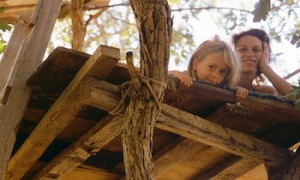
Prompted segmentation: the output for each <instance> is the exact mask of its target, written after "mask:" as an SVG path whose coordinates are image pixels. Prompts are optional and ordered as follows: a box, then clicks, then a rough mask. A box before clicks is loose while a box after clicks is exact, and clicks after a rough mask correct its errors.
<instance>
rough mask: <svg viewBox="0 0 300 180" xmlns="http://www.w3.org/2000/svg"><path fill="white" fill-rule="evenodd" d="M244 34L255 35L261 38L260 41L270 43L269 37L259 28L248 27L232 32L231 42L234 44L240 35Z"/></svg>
mask: <svg viewBox="0 0 300 180" xmlns="http://www.w3.org/2000/svg"><path fill="white" fill-rule="evenodd" d="M246 35H249V36H254V37H257V38H258V39H260V40H261V42H266V43H268V44H269V45H270V38H269V37H268V35H267V33H266V32H265V31H264V30H261V29H249V30H247V31H242V32H241V33H238V34H234V35H233V36H232V43H233V44H234V45H236V43H237V42H238V41H239V40H240V39H241V37H243V36H246Z"/></svg>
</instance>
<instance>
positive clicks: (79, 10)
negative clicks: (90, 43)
mask: <svg viewBox="0 0 300 180" xmlns="http://www.w3.org/2000/svg"><path fill="white" fill-rule="evenodd" d="M83 6H84V0H72V8H71V18H72V30H73V36H72V49H74V50H78V51H81V50H82V47H83V42H84V36H85V31H86V29H85V26H84V20H83Z"/></svg>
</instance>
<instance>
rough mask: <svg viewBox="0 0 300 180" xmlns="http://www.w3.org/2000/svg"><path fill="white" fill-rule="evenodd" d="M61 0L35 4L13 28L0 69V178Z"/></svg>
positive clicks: (41, 1)
mask: <svg viewBox="0 0 300 180" xmlns="http://www.w3.org/2000/svg"><path fill="white" fill-rule="evenodd" d="M61 3H62V0H52V1H47V0H39V1H38V2H37V5H36V7H35V11H34V12H33V14H32V15H29V14H26V15H23V16H22V17H21V18H20V20H19V21H18V23H17V25H16V26H15V29H14V32H13V34H12V36H11V40H10V42H9V43H8V46H7V48H6V52H5V53H4V56H3V59H2V61H1V68H0V72H1V73H0V81H1V83H0V100H1V104H0V177H2V174H3V172H4V171H5V169H6V166H7V161H8V159H9V158H10V156H11V152H12V149H13V145H14V143H15V139H16V129H17V127H18V124H19V122H20V121H21V119H22V116H23V113H24V111H25V109H26V106H27V103H28V101H29V98H30V95H31V89H30V88H29V87H28V85H27V80H28V78H29V77H30V76H31V74H32V73H33V72H34V70H35V68H36V67H37V66H38V65H39V64H40V63H41V62H42V60H43V56H44V53H45V50H46V48H47V45H48V42H49V39H50V36H51V33H52V29H53V26H54V24H55V21H56V19H57V16H58V13H59V9H60V6H61Z"/></svg>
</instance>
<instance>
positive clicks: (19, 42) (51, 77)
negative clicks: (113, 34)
mask: <svg viewBox="0 0 300 180" xmlns="http://www.w3.org/2000/svg"><path fill="white" fill-rule="evenodd" d="M41 2H43V3H41V6H43V7H48V8H47V10H46V12H44V14H43V15H42V17H39V18H37V19H34V20H32V19H31V20H32V22H34V24H35V25H34V26H30V28H32V29H31V30H30V31H29V30H28V29H27V28H28V26H27V25H26V26H25V25H24V22H27V21H26V17H27V16H25V17H21V18H20V20H18V22H20V23H19V24H17V25H16V26H15V31H14V34H13V35H12V38H11V40H10V42H9V45H8V47H7V51H6V52H5V54H4V56H3V59H2V61H1V64H0V65H1V66H0V70H1V71H0V73H1V78H4V77H5V78H6V79H4V80H5V81H4V82H3V81H2V79H1V81H2V82H1V84H0V85H1V86H0V87H1V89H0V90H1V106H0V107H1V111H0V113H1V116H0V117H1V119H0V120H1V121H0V122H1V123H0V127H1V129H0V130H1V137H0V140H1V141H0V142H1V151H0V153H1V157H0V158H1V166H0V168H1V169H0V172H1V173H2V174H3V179H72V180H74V179H78V180H79V179H122V178H124V177H125V167H124V161H125V159H124V156H123V147H122V142H121V138H122V137H121V134H122V131H123V124H124V112H125V107H126V105H127V103H128V96H126V88H124V87H125V85H126V82H130V81H131V80H132V78H131V74H130V72H129V71H130V70H129V69H128V67H127V66H125V65H124V64H121V63H119V60H120V50H119V49H118V48H115V47H109V46H105V45H100V46H99V47H98V48H97V50H96V51H95V52H94V53H93V54H91V55H90V54H86V53H83V52H80V51H75V50H71V49H68V48H64V47H58V48H56V49H55V50H54V51H53V52H52V53H51V54H50V55H49V56H48V57H47V58H46V60H45V61H43V62H42V63H40V64H39V63H37V62H38V61H39V60H41V57H42V55H43V53H42V52H44V51H42V50H40V49H39V48H42V46H41V44H47V43H46V42H47V38H45V37H49V36H50V34H51V32H47V31H45V28H46V27H48V26H49V24H50V25H52V26H53V24H54V21H53V19H55V17H57V15H58V14H59V12H58V11H57V12H56V14H53V9H58V8H59V5H60V4H59V3H55V2H59V1H58V0H55V1H54V0H53V1H51V2H50V1H41ZM38 9H39V8H38V7H37V10H36V11H38ZM41 9H42V8H41ZM50 14H51V15H50ZM22 18H23V19H22ZM24 19H25V20H24ZM51 19H52V20H51ZM23 20H24V21H23ZM25 24H26V23H25ZM45 25H47V26H45ZM24 29H25V30H26V31H21V30H24ZM21 32H22V33H23V34H22V33H21ZM28 32H31V33H28ZM45 32H47V33H45ZM26 33H28V34H26ZM16 47H18V48H20V50H19V51H18V52H17V54H16V51H15V50H14V51H13V50H10V49H16ZM11 59H13V61H12V60H11ZM29 59H30V61H28V60H29ZM8 60H11V61H8ZM37 64H38V65H37ZM166 86H167V87H166V89H165V96H164V99H163V101H162V103H160V104H159V107H160V109H161V113H160V114H159V115H158V118H157V119H156V122H155V124H154V134H153V141H152V142H150V143H153V145H152V152H151V153H152V159H153V164H154V177H155V179H267V178H268V177H269V178H273V179H276V177H275V175H277V176H278V174H276V173H275V172H277V171H281V170H284V168H285V167H291V169H293V170H294V172H293V174H296V176H295V177H297V175H298V177H299V171H297V168H298V170H299V155H298V154H297V153H295V150H296V149H297V148H298V146H299V140H300V131H299V130H300V111H299V110H296V109H295V108H294V102H293V101H291V100H287V99H284V98H281V97H275V96H271V95H268V94H259V93H255V92H250V94H249V96H248V97H247V98H246V99H245V100H244V101H243V102H242V104H241V105H237V104H236V103H235V102H236V98H235V95H234V91H233V90H232V89H229V88H226V87H224V88H220V87H215V86H212V85H208V84H205V83H202V82H196V83H195V84H194V86H193V87H190V88H180V87H178V80H177V79H176V78H174V77H172V76H168V77H166ZM14 137H15V138H14ZM9 147H12V148H11V149H12V150H11V152H9V150H7V149H9ZM2 155H3V156H2ZM5 162H7V163H5ZM136 163H139V162H138V161H136ZM297 163H298V164H297ZM285 172H286V171H282V173H285Z"/></svg>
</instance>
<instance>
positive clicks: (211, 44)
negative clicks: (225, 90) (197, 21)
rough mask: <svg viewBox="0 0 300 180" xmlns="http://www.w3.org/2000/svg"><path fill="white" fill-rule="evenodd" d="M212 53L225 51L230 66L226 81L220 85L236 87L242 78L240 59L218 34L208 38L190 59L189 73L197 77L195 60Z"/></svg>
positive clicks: (225, 58)
mask: <svg viewBox="0 0 300 180" xmlns="http://www.w3.org/2000/svg"><path fill="white" fill-rule="evenodd" d="M212 53H223V57H224V61H225V63H226V64H227V66H228V67H229V72H228V73H227V75H226V77H225V80H224V82H222V83H221V84H220V85H226V86H229V87H236V85H237V83H238V81H239V78H240V60H239V58H238V56H237V54H236V53H235V52H234V51H233V50H232V49H231V47H230V46H229V45H228V44H227V43H226V42H224V41H222V40H220V38H219V37H218V36H215V37H214V38H213V39H211V40H206V41H204V42H203V43H202V44H200V45H199V46H198V48H197V49H196V50H195V52H194V53H193V55H192V57H191V59H190V62H189V65H188V69H187V72H188V75H189V76H191V77H193V78H196V79H197V77H196V73H195V71H194V70H193V61H197V60H198V61H200V62H201V61H202V60H203V59H204V58H205V56H206V55H208V54H212Z"/></svg>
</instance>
